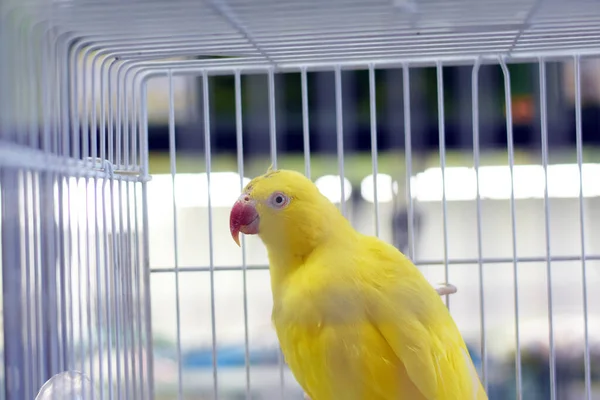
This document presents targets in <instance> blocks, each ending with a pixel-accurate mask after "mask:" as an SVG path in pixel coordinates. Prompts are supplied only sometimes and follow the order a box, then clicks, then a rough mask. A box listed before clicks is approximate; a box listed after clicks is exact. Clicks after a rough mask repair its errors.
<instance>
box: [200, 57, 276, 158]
mask: <svg viewBox="0 0 600 400" xmlns="http://www.w3.org/2000/svg"><path fill="white" fill-rule="evenodd" d="M204 73H206V71H205V72H204ZM268 79H269V138H270V144H271V163H272V164H273V169H277V114H276V108H275V73H274V72H273V70H272V69H270V70H269V74H268Z"/></svg>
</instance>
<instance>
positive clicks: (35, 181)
mask: <svg viewBox="0 0 600 400" xmlns="http://www.w3.org/2000/svg"><path fill="white" fill-rule="evenodd" d="M40 188H41V184H40V175H39V174H38V173H32V197H33V271H34V293H35V296H34V301H35V310H34V312H35V332H36V335H35V336H36V348H37V350H38V352H37V360H38V370H37V374H38V380H37V384H38V386H40V385H42V384H43V380H44V377H45V376H46V374H47V371H46V367H45V364H46V358H47V356H46V357H44V355H46V345H45V343H44V336H45V335H44V332H48V331H49V329H48V327H46V326H44V324H43V322H42V321H43V315H42V313H43V311H42V310H43V309H44V308H43V307H44V306H45V304H44V300H43V299H42V294H43V293H44V291H43V290H42V265H41V264H42V260H41V255H40V254H41V252H42V240H41V236H40V232H41V223H40V219H41V218H42V216H43V215H44V214H43V213H42V208H41V206H40V196H39V194H40ZM52 211H54V210H52Z"/></svg>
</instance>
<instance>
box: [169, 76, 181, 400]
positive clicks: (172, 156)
mask: <svg viewBox="0 0 600 400" xmlns="http://www.w3.org/2000/svg"><path fill="white" fill-rule="evenodd" d="M168 77H169V162H170V167H171V185H172V192H171V193H172V194H171V201H172V207H173V262H174V266H175V324H176V346H177V398H178V399H179V400H181V399H183V359H182V357H181V306H180V301H181V300H180V297H179V295H180V286H179V240H178V232H179V229H178V223H177V195H176V192H177V190H176V176H177V153H176V147H175V145H176V143H175V100H174V93H173V74H172V73H171V71H169V73H168Z"/></svg>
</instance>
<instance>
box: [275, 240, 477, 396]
mask: <svg viewBox="0 0 600 400" xmlns="http://www.w3.org/2000/svg"><path fill="white" fill-rule="evenodd" d="M349 245H351V247H348V246H349ZM271 264H273V260H271ZM271 266H272V267H274V266H273V265H271ZM275 267H276V268H280V267H281V268H284V267H283V266H275ZM273 284H274V289H275V286H277V288H276V290H274V292H273V293H274V306H273V315H272V317H273V323H274V325H275V328H276V331H277V334H278V338H279V341H280V345H281V348H282V351H283V353H284V356H285V359H286V362H287V363H288V365H289V367H290V369H291V370H292V372H293V373H294V375H295V377H296V379H297V380H298V382H299V383H300V385H301V386H302V387H303V389H304V390H305V391H306V392H307V394H308V395H309V396H310V397H311V399H312V400H334V399H348V400H352V399H357V400H358V399H369V400H398V399H410V400H433V399H436V400H451V399H452V400H465V399H473V400H486V399H487V396H486V394H485V392H484V390H483V388H482V386H481V383H480V381H479V378H478V376H477V373H476V371H475V368H474V367H473V364H472V361H471V359H470V357H469V355H468V352H467V349H466V346H465V344H464V341H463V339H462V337H461V335H460V333H459V331H458V329H457V327H456V325H455V324H454V321H453V320H452V318H451V316H450V314H449V313H448V310H447V309H446V307H445V305H444V304H443V302H442V301H441V299H440V298H439V296H438V295H437V293H436V292H435V289H433V287H432V286H431V285H430V284H429V283H428V282H427V281H426V280H425V278H424V277H423V276H422V274H421V273H420V272H419V271H418V269H417V268H416V267H415V266H414V265H412V263H410V261H409V260H407V259H406V258H405V257H404V256H403V255H402V253H400V252H399V251H398V250H396V249H395V248H393V247H392V246H390V245H388V244H386V243H384V242H382V241H380V240H379V239H376V238H372V237H367V236H363V235H360V234H356V236H355V238H354V240H353V241H352V242H351V243H349V242H347V243H344V241H341V242H339V243H336V242H333V243H328V245H327V246H322V247H321V248H319V249H318V250H316V251H314V252H313V254H311V256H310V257H309V258H308V259H306V261H305V263H304V265H302V266H301V267H300V268H296V269H295V271H294V272H293V273H290V274H288V275H287V276H286V277H285V279H282V280H281V281H278V282H274V283H273Z"/></svg>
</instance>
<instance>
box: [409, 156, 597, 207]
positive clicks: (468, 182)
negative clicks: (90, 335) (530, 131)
mask: <svg viewBox="0 0 600 400" xmlns="http://www.w3.org/2000/svg"><path fill="white" fill-rule="evenodd" d="M444 175H445V176H444V178H445V186H446V200H448V201H460V200H474V199H476V196H477V180H476V176H475V170H474V169H473V168H467V167H448V168H445V170H444ZM599 176H600V164H583V165H582V178H583V179H582V181H583V185H582V186H583V196H584V197H596V196H600V179H599V178H598V177H599ZM411 186H412V194H413V197H415V198H416V199H418V200H420V201H441V200H442V187H443V186H442V170H441V168H429V169H427V170H425V171H423V172H421V173H419V174H417V175H416V176H415V177H413V178H412V179H411ZM512 186H513V193H514V198H515V199H543V198H544V189H545V181H544V168H543V167H542V166H541V165H515V166H514V167H513V185H512ZM579 186H580V185H579V166H578V165H577V164H555V165H549V166H548V197H550V198H577V197H579ZM479 194H480V197H481V198H482V199H498V200H506V199H510V198H511V174H510V168H509V167H508V166H484V167H480V168H479Z"/></svg>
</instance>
